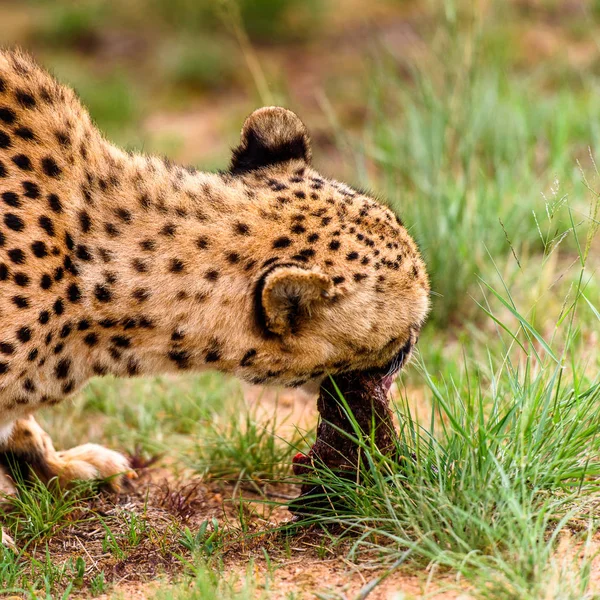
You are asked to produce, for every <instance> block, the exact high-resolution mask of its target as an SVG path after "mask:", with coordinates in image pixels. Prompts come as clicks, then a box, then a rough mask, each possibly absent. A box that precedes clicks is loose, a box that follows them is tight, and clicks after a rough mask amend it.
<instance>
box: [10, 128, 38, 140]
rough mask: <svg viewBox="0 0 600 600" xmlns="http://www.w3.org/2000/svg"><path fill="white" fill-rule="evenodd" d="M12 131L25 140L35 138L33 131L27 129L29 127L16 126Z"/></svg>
mask: <svg viewBox="0 0 600 600" xmlns="http://www.w3.org/2000/svg"><path fill="white" fill-rule="evenodd" d="M13 133H14V134H15V135H16V136H17V137H20V138H21V139H22V140H25V141H27V142H31V141H32V140H35V135H34V133H33V131H31V129H29V127H17V128H16V129H15V130H14V131H13Z"/></svg>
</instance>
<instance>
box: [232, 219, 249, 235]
mask: <svg viewBox="0 0 600 600" xmlns="http://www.w3.org/2000/svg"><path fill="white" fill-rule="evenodd" d="M233 229H234V231H235V233H237V234H238V235H250V227H248V225H246V223H239V222H238V223H236V224H235V225H234V226H233Z"/></svg>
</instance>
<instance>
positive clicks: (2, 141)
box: [0, 131, 12, 150]
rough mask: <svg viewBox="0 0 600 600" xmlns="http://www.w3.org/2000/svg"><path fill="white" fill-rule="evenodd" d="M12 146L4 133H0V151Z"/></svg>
mask: <svg viewBox="0 0 600 600" xmlns="http://www.w3.org/2000/svg"><path fill="white" fill-rule="evenodd" d="M11 146H12V142H11V141H10V137H9V135H8V133H6V132H5V131H0V150H6V149H7V148H10V147H11Z"/></svg>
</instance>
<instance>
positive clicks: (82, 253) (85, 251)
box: [77, 244, 93, 262]
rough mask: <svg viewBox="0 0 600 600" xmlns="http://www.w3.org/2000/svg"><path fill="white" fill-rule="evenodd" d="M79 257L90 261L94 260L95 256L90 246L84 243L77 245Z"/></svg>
mask: <svg viewBox="0 0 600 600" xmlns="http://www.w3.org/2000/svg"><path fill="white" fill-rule="evenodd" d="M77 258H79V259H80V260H83V261H85V262H90V261H92V260H93V256H92V255H91V254H90V251H89V248H88V247H87V246H85V245H84V244H79V245H78V246H77Z"/></svg>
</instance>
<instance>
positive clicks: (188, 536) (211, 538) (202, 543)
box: [179, 517, 221, 556]
mask: <svg viewBox="0 0 600 600" xmlns="http://www.w3.org/2000/svg"><path fill="white" fill-rule="evenodd" d="M209 527H210V529H209ZM220 534H221V532H220V531H219V521H217V519H215V518H214V517H213V518H212V519H211V520H210V521H208V520H206V521H203V522H202V523H201V524H200V527H199V528H198V531H196V533H192V531H191V530H190V528H189V527H186V528H185V529H184V530H183V533H182V536H181V538H180V540H179V543H180V544H181V545H182V546H183V547H184V548H186V549H187V550H189V551H190V552H191V553H192V555H205V556H211V555H212V554H214V552H215V551H216V549H217V548H218V547H219V545H220V544H219V538H220Z"/></svg>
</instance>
